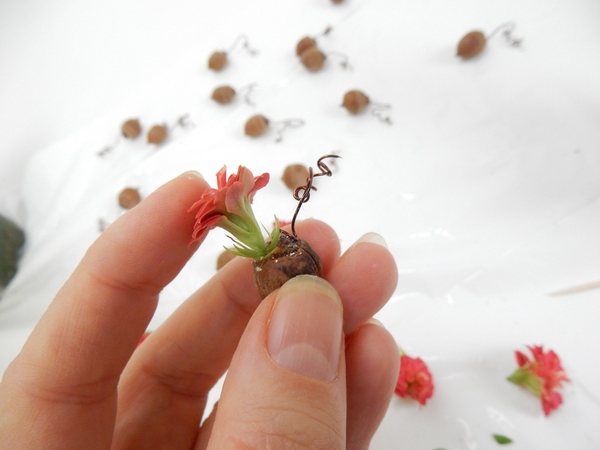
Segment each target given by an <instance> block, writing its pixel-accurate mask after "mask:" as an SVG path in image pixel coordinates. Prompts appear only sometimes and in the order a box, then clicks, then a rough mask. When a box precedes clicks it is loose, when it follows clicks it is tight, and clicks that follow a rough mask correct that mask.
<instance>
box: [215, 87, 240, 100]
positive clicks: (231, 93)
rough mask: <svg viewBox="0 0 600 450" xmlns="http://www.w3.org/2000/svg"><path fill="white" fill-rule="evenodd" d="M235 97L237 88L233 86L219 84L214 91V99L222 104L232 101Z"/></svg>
mask: <svg viewBox="0 0 600 450" xmlns="http://www.w3.org/2000/svg"><path fill="white" fill-rule="evenodd" d="M233 97H235V90H234V89H233V88H232V87H231V86H219V87H218V88H216V89H215V90H214V91H213V93H212V99H213V100H214V101H215V102H217V103H220V104H221V105H227V104H228V103H231V102H232V100H233Z"/></svg>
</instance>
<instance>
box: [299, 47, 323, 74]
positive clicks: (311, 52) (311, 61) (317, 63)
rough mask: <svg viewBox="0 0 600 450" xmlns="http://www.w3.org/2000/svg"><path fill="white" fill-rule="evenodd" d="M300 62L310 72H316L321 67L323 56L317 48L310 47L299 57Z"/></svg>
mask: <svg viewBox="0 0 600 450" xmlns="http://www.w3.org/2000/svg"><path fill="white" fill-rule="evenodd" d="M300 62H301V63H302V65H303V66H304V67H306V68H307V69H308V70H310V71H311V72H317V71H319V70H321V68H322V67H323V63H324V62H325V54H324V53H323V52H322V51H321V50H319V49H318V48H317V47H310V48H308V49H306V50H305V51H304V52H303V53H302V54H301V55H300Z"/></svg>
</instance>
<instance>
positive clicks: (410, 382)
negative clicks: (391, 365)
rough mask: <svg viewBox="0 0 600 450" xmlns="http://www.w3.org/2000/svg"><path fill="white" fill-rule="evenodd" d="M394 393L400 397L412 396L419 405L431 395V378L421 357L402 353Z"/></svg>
mask: <svg viewBox="0 0 600 450" xmlns="http://www.w3.org/2000/svg"><path fill="white" fill-rule="evenodd" d="M395 393H396V394H397V395H399V396H400V397H402V398H404V397H410V398H413V399H415V400H417V401H418V402H419V403H420V404H421V405H424V404H425V403H426V402H427V399H429V398H430V397H431V396H432V395H433V378H432V377H431V373H429V369H428V368H427V365H426V364H425V363H424V362H423V360H422V359H421V358H411V357H410V356H407V355H405V354H402V356H401V357H400V375H399V376H398V382H397V383H396V390H395Z"/></svg>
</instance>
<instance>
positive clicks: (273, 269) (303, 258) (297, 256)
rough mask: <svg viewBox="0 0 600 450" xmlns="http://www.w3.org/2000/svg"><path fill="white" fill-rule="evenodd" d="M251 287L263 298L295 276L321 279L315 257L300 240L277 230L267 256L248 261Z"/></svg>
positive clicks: (319, 266)
mask: <svg viewBox="0 0 600 450" xmlns="http://www.w3.org/2000/svg"><path fill="white" fill-rule="evenodd" d="M252 266H253V268H254V284H255V285H256V287H257V289H258V293H259V294H260V296H261V298H265V297H266V296H267V295H269V294H270V293H271V292H273V291H274V290H275V289H279V288H280V287H281V286H283V285H284V284H285V282H286V281H288V280H290V279H291V278H294V277H295V276H298V275H316V276H319V277H322V276H323V267H322V265H321V259H320V258H319V255H317V253H316V252H315V251H314V250H313V248H312V247H311V246H310V245H309V244H308V242H306V241H305V240H304V239H300V238H298V237H295V236H293V235H292V234H290V233H288V232H286V231H284V230H281V232H280V234H279V241H278V243H277V247H275V249H273V250H272V251H271V253H269V254H268V255H267V256H265V257H263V258H260V259H255V260H252Z"/></svg>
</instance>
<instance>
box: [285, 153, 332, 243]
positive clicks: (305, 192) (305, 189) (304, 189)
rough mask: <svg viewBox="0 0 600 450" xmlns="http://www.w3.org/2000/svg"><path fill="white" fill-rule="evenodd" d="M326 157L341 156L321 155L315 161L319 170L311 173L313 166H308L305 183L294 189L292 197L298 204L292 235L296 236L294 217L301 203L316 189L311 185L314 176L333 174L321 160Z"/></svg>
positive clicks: (296, 212)
mask: <svg viewBox="0 0 600 450" xmlns="http://www.w3.org/2000/svg"><path fill="white" fill-rule="evenodd" d="M327 158H341V156H339V155H325V156H321V157H320V158H319V160H318V161H317V167H318V168H319V170H320V172H319V173H314V174H313V168H312V167H309V168H308V178H307V179H306V185H305V186H298V187H297V188H296V189H295V190H294V198H295V199H296V200H298V206H297V207H296V211H295V212H294V217H292V234H293V235H294V237H298V235H297V234H296V218H297V217H298V213H299V212H300V208H301V207H302V204H303V203H306V202H307V201H309V200H310V191H311V190H315V191H316V190H317V188H316V187H314V186H313V185H312V184H313V179H314V178H315V177H322V176H323V175H325V176H328V177H330V176H331V175H333V172H332V171H331V169H330V168H329V167H328V166H327V164H325V163H324V162H323V160H324V159H327ZM301 193H302V194H301Z"/></svg>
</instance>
